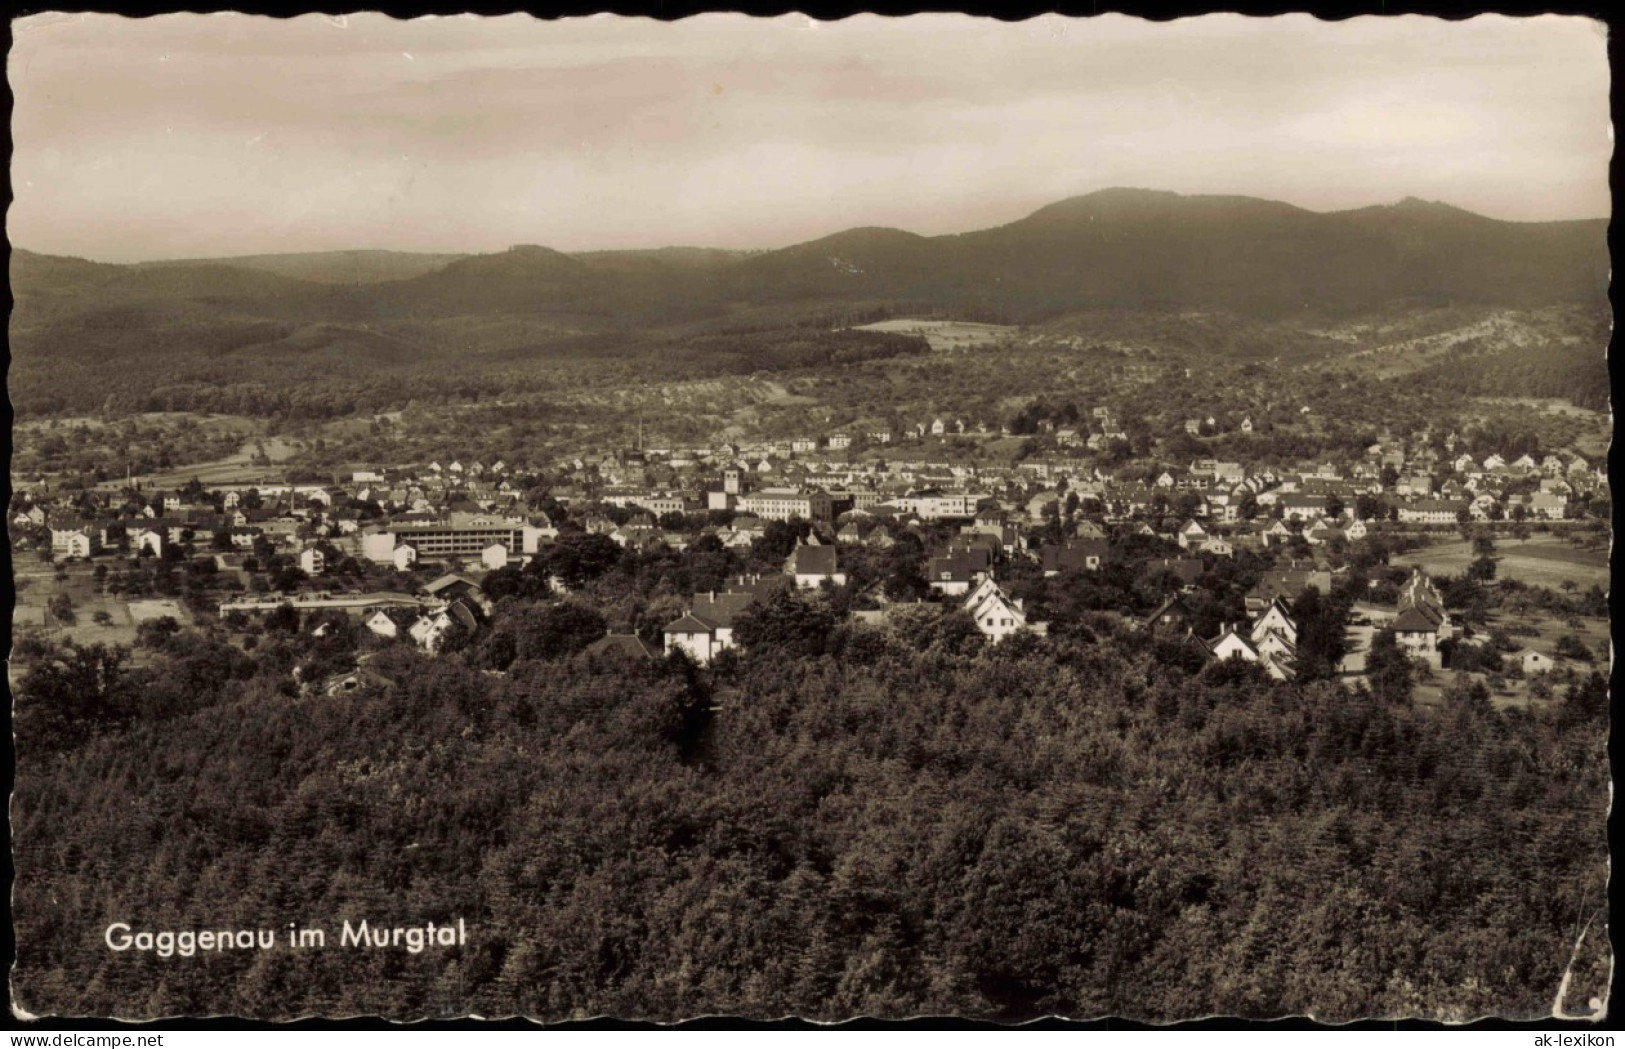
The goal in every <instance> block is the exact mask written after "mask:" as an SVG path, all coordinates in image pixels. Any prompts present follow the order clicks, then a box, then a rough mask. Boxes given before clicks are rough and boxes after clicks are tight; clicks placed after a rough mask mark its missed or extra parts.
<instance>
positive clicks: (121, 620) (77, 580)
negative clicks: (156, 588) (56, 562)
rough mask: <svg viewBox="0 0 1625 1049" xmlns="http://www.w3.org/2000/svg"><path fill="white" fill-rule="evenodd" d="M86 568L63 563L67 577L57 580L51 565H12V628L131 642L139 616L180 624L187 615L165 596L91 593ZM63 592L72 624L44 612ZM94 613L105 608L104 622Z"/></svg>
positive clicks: (92, 588)
mask: <svg viewBox="0 0 1625 1049" xmlns="http://www.w3.org/2000/svg"><path fill="white" fill-rule="evenodd" d="M91 570H92V568H91V566H90V565H85V564H75V565H72V566H69V568H68V577H67V578H66V579H63V580H58V579H57V578H56V576H55V568H54V566H52V565H47V564H44V563H42V562H38V561H33V562H30V561H28V560H26V559H25V560H21V561H18V562H16V565H15V578H16V586H17V602H16V605H15V606H14V607H13V610H12V615H11V622H12V628H13V630H20V629H30V628H32V629H36V630H39V629H43V630H45V631H47V632H48V633H50V634H52V635H54V636H56V637H60V638H62V639H64V640H69V639H71V640H73V641H75V642H78V643H79V644H83V645H89V644H97V643H100V644H107V645H133V644H135V632H136V626H137V625H138V624H139V623H140V622H141V621H142V620H143V619H150V618H154V617H155V616H160V615H172V616H174V617H175V618H176V619H177V620H178V621H179V622H181V623H188V622H190V621H191V616H190V615H188V614H187V613H186V612H185V610H184V609H182V608H181V606H180V604H179V602H176V601H169V600H162V599H159V600H152V599H148V600H136V601H128V602H127V601H125V600H124V599H123V598H122V597H121V596H115V595H112V594H105V593H101V594H99V593H97V592H96V584H95V581H94V580H93V579H92V577H91ZM57 594H67V595H68V599H69V600H70V601H72V602H73V622H72V623H60V622H57V621H56V620H55V618H54V617H52V616H51V614H50V612H49V611H48V610H47V606H48V605H49V603H50V601H51V598H53V597H55V596H56V595H57ZM97 612H106V613H107V615H108V617H109V619H110V622H108V623H106V624H101V623H97V622H96V621H95V615H96V613H97Z"/></svg>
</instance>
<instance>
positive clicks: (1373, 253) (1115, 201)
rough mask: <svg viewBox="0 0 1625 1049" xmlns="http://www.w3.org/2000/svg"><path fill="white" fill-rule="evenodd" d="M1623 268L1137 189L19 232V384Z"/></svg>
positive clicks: (1198, 304) (1484, 303)
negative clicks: (287, 236) (142, 243)
mask: <svg viewBox="0 0 1625 1049" xmlns="http://www.w3.org/2000/svg"><path fill="white" fill-rule="evenodd" d="M1609 261H1610V260H1609V256H1608V246H1607V220H1602V219H1597V220H1578V221H1568V222H1545V223H1516V222H1505V221H1501V220H1498V219H1492V218H1487V217H1485V216H1482V215H1476V214H1473V213H1471V212H1467V211H1464V210H1462V209H1459V208H1455V207H1452V206H1450V205H1448V204H1440V203H1430V202H1425V201H1420V200H1414V199H1407V200H1404V201H1400V202H1399V203H1396V204H1391V205H1383V206H1377V207H1368V208H1359V209H1354V210H1349V211H1338V212H1313V211H1307V210H1305V209H1302V208H1298V207H1295V206H1293V205H1290V204H1285V203H1281V202H1279V201H1271V200H1263V199H1259V198H1252V197H1237V196H1183V195H1180V194H1177V193H1170V192H1166V191H1157V190H1141V189H1110V190H1102V191H1100V192H1096V193H1091V194H1087V195H1084V196H1080V197H1073V198H1069V199H1066V200H1061V201H1057V202H1055V203H1053V204H1050V205H1047V206H1045V207H1042V208H1039V209H1037V210H1036V211H1034V212H1032V213H1031V214H1029V215H1027V216H1025V217H1023V218H1020V219H1018V220H1016V221H1014V222H1011V223H1008V224H1006V225H1003V226H997V227H993V228H990V229H983V230H976V231H972V232H967V233H960V234H948V235H943V236H921V235H919V234H915V233H910V232H907V231H904V230H898V229H889V228H882V227H859V228H854V229H848V230H844V231H841V232H837V233H834V234H831V235H829V236H827V237H822V238H819V239H817V240H812V241H808V242H805V243H801V244H795V245H791V246H789V247H786V248H782V249H779V250H776V251H766V252H731V251H725V250H721V249H705V248H666V249H655V250H650V251H625V252H579V253H574V254H567V253H564V252H559V251H555V250H553V249H551V248H547V247H543V246H539V245H518V246H516V247H514V248H511V249H509V250H507V251H503V252H496V253H491V254H478V255H414V254H412V253H398V252H334V253H308V254H301V255H287V256H263V255H260V256H245V257H243V258H239V259H219V260H208V259H200V260H181V261H174V262H152V263H142V264H137V265H123V266H120V265H110V264H104V263H94V262H88V261H85V260H81V259H68V258H61V257H55V256H46V255H39V254H36V253H33V252H29V251H27V250H23V249H15V250H14V251H13V254H12V260H11V283H12V290H13V295H14V298H15V301H16V308H15V310H14V311H13V315H12V318H11V336H12V347H13V373H12V382H13V394H14V401H17V403H21V401H18V397H19V395H20V394H21V395H27V394H28V393H29V392H30V391H33V392H35V393H43V392H48V391H50V390H53V389H55V388H57V387H58V386H60V385H61V384H62V383H64V382H66V381H67V380H66V379H64V378H63V377H62V375H61V374H60V372H61V369H62V368H63V367H64V366H67V367H86V368H95V367H96V366H97V365H99V364H101V363H103V362H105V361H106V360H109V359H136V358H142V357H145V358H146V359H147V360H149V361H151V362H153V365H154V367H153V369H152V370H153V371H162V372H163V373H164V374H165V375H167V376H168V377H169V380H168V381H171V382H191V381H218V380H219V378H220V377H222V376H229V377H231V378H233V379H235V378H236V377H239V376H244V375H250V374H254V375H259V376H262V377H264V376H271V377H277V376H280V375H281V372H280V371H279V368H280V367H281V365H280V364H279V363H278V362H280V361H282V360H283V359H284V358H286V357H287V356H288V355H289V354H290V353H297V354H300V355H302V361H303V364H302V369H303V370H302V371H301V372H300V375H302V376H304V377H307V378H308V377H309V376H310V375H312V374H321V369H324V368H327V369H331V371H332V372H333V373H334V374H340V373H345V372H349V371H354V370H356V369H358V368H361V367H362V365H361V364H360V363H358V362H366V367H367V368H377V367H383V368H390V369H414V368H416V369H424V370H426V371H428V372H430V373H436V372H440V371H444V370H446V369H447V368H449V367H452V366H464V365H466V364H468V363H469V362H470V361H473V360H479V359H483V360H493V359H501V360H506V361H519V362H540V361H543V360H548V359H552V358H551V357H550V355H552V354H556V352H562V351H556V350H555V349H553V347H557V346H559V345H560V340H567V339H573V340H576V341H575V342H574V343H572V344H571V346H572V349H571V350H570V352H571V353H573V354H575V355H576V358H577V359H579V358H580V357H581V356H582V355H583V354H587V353H588V350H587V348H586V347H588V346H590V345H594V344H595V343H593V342H592V340H596V339H604V338H610V339H611V342H612V343H613V345H616V346H622V347H624V346H628V345H630V344H629V343H626V342H624V341H622V342H618V343H615V342H613V339H614V338H615V337H618V336H617V334H616V333H621V334H630V333H635V332H655V331H669V332H673V333H676V334H678V335H680V334H681V332H684V331H688V330H691V329H693V328H694V327H695V326H696V325H698V326H702V327H704V326H709V330H712V331H721V330H735V331H742V330H751V331H762V330H770V329H772V328H773V327H774V326H775V324H777V326H778V327H781V328H782V327H786V326H788V327H795V326H798V325H800V326H805V325H807V324H813V325H817V324H819V323H823V324H824V325H825V327H826V328H827V327H828V325H829V323H830V322H829V321H827V320H826V321H822V322H821V321H819V320H818V318H820V317H826V318H839V317H852V316H858V315H860V314H861V315H863V316H864V317H866V318H867V319H875V317H877V316H888V315H889V316H908V315H910V313H912V312H914V311H928V313H929V315H932V316H957V317H960V318H961V319H966V320H996V321H1000V322H1006V323H1018V324H1021V323H1036V322H1042V321H1045V320H1047V319H1050V318H1055V317H1061V316H1065V315H1068V314H1073V313H1088V312H1092V311H1110V310H1117V311H1123V310H1128V311H1151V312H1164V311H1181V312H1188V311H1195V312H1213V313H1220V314H1231V315H1235V316H1238V317H1242V318H1252V319H1256V320H1261V321H1265V322H1270V321H1289V322H1293V323H1296V322H1297V321H1299V320H1307V319H1312V318H1330V319H1335V318H1338V317H1351V316H1360V315H1371V314H1381V313H1384V312H1392V311H1401V310H1407V309H1415V308H1432V307H1439V306H1458V307H1460V306H1465V307H1473V308H1487V309H1535V308H1541V307H1546V306H1553V305H1564V304H1578V305H1583V306H1586V307H1587V308H1598V309H1600V310H1602V311H1606V309H1607V289H1608V280H1609ZM775 318H776V319H777V320H775ZM307 329H315V330H314V331H308V330H307ZM584 339H585V340H588V341H586V342H583V341H582V340H584ZM610 344H611V343H605V345H610ZM629 352H630V351H629ZM486 355H495V356H494V357H493V356H486ZM227 358H229V360H230V367H229V368H228V367H227V365H226V363H225V361H226V360H227ZM250 365H252V367H250ZM628 366H629V367H631V366H632V365H628ZM199 376H201V377H202V378H197V377H199ZM149 381H154V382H156V381H157V380H156V379H151V380H149ZM53 396H54V395H51V396H45V397H44V400H43V402H42V403H46V404H54V403H58V402H57V401H56V400H54V399H53ZM83 399H84V395H83V394H82V393H81V394H78V395H76V397H75V400H76V401H81V400H83Z"/></svg>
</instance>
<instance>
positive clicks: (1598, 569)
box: [1393, 537, 1608, 589]
mask: <svg viewBox="0 0 1625 1049" xmlns="http://www.w3.org/2000/svg"><path fill="white" fill-rule="evenodd" d="M1495 547H1496V549H1495V554H1494V555H1493V556H1494V558H1495V577H1496V578H1497V579H1516V580H1518V581H1519V582H1522V583H1527V584H1529V585H1530V586H1547V587H1552V588H1554V589H1556V588H1561V587H1562V585H1563V583H1564V582H1572V583H1574V584H1575V585H1576V586H1579V587H1590V586H1601V587H1604V588H1606V587H1607V586H1608V554H1607V552H1606V551H1603V550H1583V549H1580V548H1578V547H1574V546H1571V545H1569V544H1568V543H1566V542H1563V541H1562V540H1557V539H1552V538H1550V537H1536V538H1533V539H1529V540H1527V541H1525V542H1519V541H1517V540H1515V539H1502V540H1498V541H1497V542H1496V544H1495ZM1476 559H1477V558H1476V556H1475V555H1474V554H1473V549H1472V544H1470V543H1467V542H1464V541H1460V540H1458V541H1456V542H1450V543H1440V544H1438V545H1436V546H1430V547H1427V548H1425V549H1422V550H1414V551H1412V552H1410V553H1408V554H1400V555H1398V556H1396V557H1395V558H1394V559H1393V563H1394V564H1396V565H1403V566H1405V567H1410V566H1412V565H1418V566H1420V567H1421V568H1423V569H1424V570H1425V571H1427V572H1429V573H1430V574H1433V575H1452V576H1453V575H1460V574H1461V573H1462V572H1464V571H1466V569H1467V566H1468V565H1469V564H1471V563H1472V562H1473V561H1475V560H1476Z"/></svg>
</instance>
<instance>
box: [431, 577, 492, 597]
mask: <svg viewBox="0 0 1625 1049" xmlns="http://www.w3.org/2000/svg"><path fill="white" fill-rule="evenodd" d="M458 583H462V584H464V585H465V586H468V587H470V588H472V589H474V590H478V589H480V584H478V583H476V582H475V581H474V580H472V579H470V578H468V577H467V576H465V575H458V574H457V573H456V572H449V573H447V574H446V575H443V576H441V577H440V578H439V579H436V580H434V581H433V582H431V583H425V584H423V592H424V593H426V594H438V593H440V592H441V591H442V590H445V589H447V588H449V587H452V586H455V585H457V584H458Z"/></svg>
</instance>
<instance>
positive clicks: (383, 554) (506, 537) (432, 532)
mask: <svg viewBox="0 0 1625 1049" xmlns="http://www.w3.org/2000/svg"><path fill="white" fill-rule="evenodd" d="M525 531H526V529H525V526H524V525H523V524H479V525H451V524H421V525H397V526H395V527H394V528H393V529H391V530H390V531H388V532H379V533H375V534H374V535H371V536H367V537H366V538H364V539H363V541H362V552H363V554H364V555H365V556H366V557H367V558H368V560H372V561H389V560H392V559H393V557H394V553H395V547H396V546H398V545H401V544H405V545H407V546H410V547H412V548H413V549H414V550H416V551H417V556H418V559H419V560H423V561H435V560H439V559H441V558H445V557H479V556H480V555H481V554H482V553H484V552H485V550H486V549H487V548H488V547H490V546H491V545H492V544H493V543H501V544H502V545H503V546H506V547H507V548H508V549H509V551H516V550H524V549H525V538H526V537H525ZM383 536H389V537H390V538H388V539H383V538H382V537H383ZM531 550H532V551H534V550H535V541H534V540H532V542H531Z"/></svg>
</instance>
